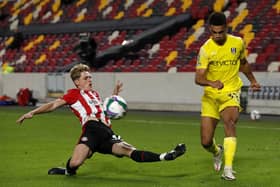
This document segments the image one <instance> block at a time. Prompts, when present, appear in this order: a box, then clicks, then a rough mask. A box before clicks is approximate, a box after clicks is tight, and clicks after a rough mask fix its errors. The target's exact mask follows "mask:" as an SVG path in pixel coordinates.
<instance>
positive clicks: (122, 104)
mask: <svg viewBox="0 0 280 187" xmlns="http://www.w3.org/2000/svg"><path fill="white" fill-rule="evenodd" d="M103 108H104V111H105V114H106V115H107V116H108V117H109V118H110V119H120V118H122V117H124V116H125V114H126V111H127V103H126V101H125V100H124V98H122V97H121V96H119V95H112V96H110V97H107V98H105V99H104V102H103Z"/></svg>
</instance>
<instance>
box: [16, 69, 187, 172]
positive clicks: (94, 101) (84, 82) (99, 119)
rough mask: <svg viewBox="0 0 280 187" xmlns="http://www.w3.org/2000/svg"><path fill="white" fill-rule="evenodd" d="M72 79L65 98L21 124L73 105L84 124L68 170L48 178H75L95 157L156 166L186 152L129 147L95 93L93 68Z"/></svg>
mask: <svg viewBox="0 0 280 187" xmlns="http://www.w3.org/2000/svg"><path fill="white" fill-rule="evenodd" d="M70 76H71V78H72V80H73V82H74V84H75V86H76V88H74V89H70V90H68V92H67V93H66V94H65V95H63V96H62V97H61V98H58V99H56V100H54V101H51V102H49V103H46V104H43V105H41V106H40V107H38V108H36V109H34V110H32V111H30V112H28V113H26V114H24V115H22V116H21V117H20V118H19V119H18V120H17V123H20V124H21V123H22V122H23V121H24V120H25V119H31V118H32V117H33V116H34V115H37V114H41V113H46V112H51V111H54V110H55V109H56V108H58V107H61V106H63V105H69V106H70V108H71V110H72V111H73V113H74V114H75V115H76V116H77V117H78V119H79V120H80V124H81V126H82V133H81V136H80V138H79V140H78V143H77V144H76V146H75V148H74V151H73V154H72V157H70V158H69V159H68V161H67V164H66V167H65V168H62V167H56V168H51V169H50V170H49V171H48V174H50V175H53V174H60V175H75V174H76V171H77V169H78V168H79V167H80V166H81V165H82V164H83V163H84V161H85V160H86V159H88V158H90V157H91V156H92V155H93V153H95V152H99V153H102V154H112V155H115V156H117V157H123V156H126V157H129V158H131V159H132V160H134V161H136V162H156V161H164V160H174V159H176V158H177V157H179V156H181V155H183V154H184V153H185V151H186V146H185V144H178V145H177V146H176V147H175V148H174V149H173V150H171V151H169V152H165V153H161V154H158V153H154V152H150V151H143V150H138V149H136V148H135V147H134V146H132V145H130V144H128V143H126V142H125V141H124V140H122V139H121V138H120V136H118V135H116V134H115V133H114V132H113V130H112V129H111V121H110V119H109V118H108V117H107V116H106V114H105V112H104V111H103V107H102V100H101V97H100V95H99V94H98V92H96V91H95V90H94V89H93V84H92V75H91V73H90V68H89V67H88V66H87V65H84V64H78V65H75V66H74V67H73V68H72V69H71V71H70ZM121 90H122V83H121V82H118V83H117V84H116V86H115V89H114V91H113V95H118V94H119V92H120V91H121Z"/></svg>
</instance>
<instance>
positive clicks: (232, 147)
mask: <svg viewBox="0 0 280 187" xmlns="http://www.w3.org/2000/svg"><path fill="white" fill-rule="evenodd" d="M236 144H237V143H236V137H226V138H224V156H225V167H229V168H232V162H233V159H234V155H235V152H236Z"/></svg>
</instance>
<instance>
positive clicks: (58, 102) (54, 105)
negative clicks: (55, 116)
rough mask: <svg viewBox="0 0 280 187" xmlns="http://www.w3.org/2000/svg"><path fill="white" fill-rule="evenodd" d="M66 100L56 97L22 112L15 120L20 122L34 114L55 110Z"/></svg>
mask: <svg viewBox="0 0 280 187" xmlns="http://www.w3.org/2000/svg"><path fill="white" fill-rule="evenodd" d="M65 104H66V101H65V100H63V99H60V98H59V99H56V100H54V101H51V102H49V103H46V104H43V105H41V106H40V107H38V108H36V109H34V110H31V111H30V112H28V113H26V114H23V115H22V116H21V117H20V118H18V120H17V121H16V122H17V123H19V124H21V123H22V122H23V121H24V120H25V119H30V118H32V117H33V116H34V115H36V114H41V113H46V112H51V111H53V110H55V109H56V108H58V107H60V106H62V105H65Z"/></svg>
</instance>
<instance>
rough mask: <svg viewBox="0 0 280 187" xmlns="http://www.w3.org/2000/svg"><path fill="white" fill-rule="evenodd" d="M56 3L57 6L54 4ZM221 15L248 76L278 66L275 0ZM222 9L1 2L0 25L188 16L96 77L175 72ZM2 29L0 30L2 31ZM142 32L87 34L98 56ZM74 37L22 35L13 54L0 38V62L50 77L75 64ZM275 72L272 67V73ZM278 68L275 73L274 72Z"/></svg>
mask: <svg viewBox="0 0 280 187" xmlns="http://www.w3.org/2000/svg"><path fill="white" fill-rule="evenodd" d="M59 2H60V3H59ZM228 2H229V6H228V7H227V8H226V10H225V13H226V15H227V16H228V20H229V27H230V30H231V32H232V33H233V34H235V35H239V36H241V37H243V38H244V41H245V44H246V47H247V49H246V53H247V55H248V56H250V57H251V58H250V63H251V66H252V68H253V70H254V71H267V69H268V66H269V65H270V63H271V62H274V63H275V62H276V64H277V62H279V61H280V55H279V54H280V53H279V52H280V48H279V46H280V37H279V31H280V8H279V6H280V5H279V3H278V2H275V1H266V0H260V1H243V2H242V3H239V1H237V0H230V1H228ZM223 6H224V4H223V2H222V1H218V0H210V1H209V0H193V1H182V0H173V1H170V0H163V1H161V0H147V1H137V0H126V1H122V0H116V1H110V0H98V1H90V0H78V1H73V3H71V4H63V3H62V1H55V0H43V1H31V0H26V1H23V0H19V1H16V3H15V2H12V1H3V2H2V3H0V8H1V9H2V10H5V11H6V13H7V14H8V17H6V18H5V19H3V20H1V21H0V26H1V27H2V26H3V27H7V28H10V27H12V28H16V27H17V26H18V25H24V26H29V25H32V24H59V23H65V22H88V21H94V20H113V19H114V20H120V21H122V20H124V19H128V18H135V17H139V16H140V17H151V16H175V15H178V14H183V13H189V14H192V16H193V17H194V18H196V19H197V22H196V24H195V25H193V27H192V28H190V29H186V28H181V29H180V30H179V31H178V32H177V33H176V34H174V35H173V36H166V37H163V38H162V40H161V41H159V42H158V43H154V44H147V45H146V46H144V48H143V49H142V50H139V51H137V52H135V53H134V54H129V55H127V56H125V57H123V58H121V59H118V60H115V61H110V62H109V63H108V64H107V65H106V66H105V67H102V68H100V69H98V70H97V71H101V72H115V71H116V72H167V71H169V70H170V69H172V70H174V68H175V69H176V71H177V72H193V71H195V64H196V56H197V53H198V50H199V48H200V46H201V45H202V44H203V42H205V41H206V40H207V39H208V37H209V32H208V31H207V20H206V18H207V16H208V15H209V13H210V11H211V10H213V9H215V10H220V9H222V8H223ZM3 27H2V28H3ZM141 32H143V30H134V29H131V30H129V29H127V30H112V31H99V32H91V35H92V37H94V38H95V39H96V41H97V43H98V48H97V52H102V51H104V50H106V49H108V48H109V47H112V46H114V45H120V44H121V43H122V42H123V41H124V40H126V39H129V38H130V37H131V36H133V35H137V34H139V33H141ZM78 35H79V33H60V34H45V33H43V34H40V35H26V36H25V37H24V42H23V44H22V46H21V47H20V48H19V49H8V48H7V46H5V42H6V41H8V40H9V37H3V36H2V37H1V36H0V41H1V44H0V58H1V60H2V61H3V62H7V63H9V64H10V65H12V66H14V67H15V71H16V72H54V71H56V70H57V69H61V67H64V66H67V65H68V64H71V63H73V62H75V61H78V60H79V57H78V55H77V54H75V53H74V52H73V48H74V47H75V45H77V43H78V42H79V37H78ZM274 69H277V68H274ZM279 69H280V66H279V68H278V71H279Z"/></svg>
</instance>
